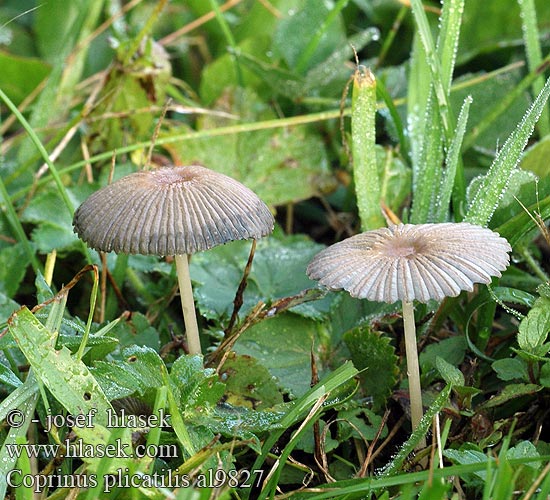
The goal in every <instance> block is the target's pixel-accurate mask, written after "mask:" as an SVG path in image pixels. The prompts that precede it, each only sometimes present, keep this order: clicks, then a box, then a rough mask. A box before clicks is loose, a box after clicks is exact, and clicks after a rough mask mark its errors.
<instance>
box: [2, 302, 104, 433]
mask: <svg viewBox="0 0 550 500" xmlns="http://www.w3.org/2000/svg"><path fill="white" fill-rule="evenodd" d="M9 330H10V332H11V334H12V335H13V337H14V338H15V339H16V341H17V344H18V345H19V348H20V349H21V351H22V352H23V354H24V355H25V357H26V358H27V360H28V361H29V363H30V365H31V366H32V368H33V369H34V373H35V374H36V377H37V378H38V379H39V380H41V381H42V382H43V383H44V385H45V386H46V387H47V388H48V389H49V390H50V391H51V393H52V394H53V395H54V396H55V398H56V399H57V400H58V401H59V402H60V403H61V404H62V405H63V406H64V407H65V408H66V409H67V411H69V413H71V414H73V415H79V414H89V413H90V411H91V410H92V408H96V409H97V422H98V423H103V422H104V421H105V419H106V411H107V409H109V408H111V405H110V403H109V401H108V399H107V398H106V396H105V393H104V392H103V391H102V389H101V387H100V386H99V384H98V383H97V381H96V379H95V378H94V377H93V375H92V374H91V373H90V371H89V370H88V367H87V366H86V365H85V364H84V363H83V362H82V361H79V360H77V359H75V358H73V357H72V356H71V353H70V351H69V350H68V349H67V348H65V347H63V348H62V349H60V350H55V349H54V347H53V345H52V342H51V340H52V337H53V334H52V332H49V331H48V330H47V329H46V328H45V327H44V326H43V325H42V323H40V321H38V320H37V319H36V318H35V316H34V315H33V314H32V313H31V312H30V311H29V310H28V309H27V308H26V307H23V308H22V309H21V310H20V311H19V312H18V313H17V314H15V315H14V316H13V317H12V319H11V320H10V323H9Z"/></svg>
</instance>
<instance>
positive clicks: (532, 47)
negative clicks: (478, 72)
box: [518, 0, 550, 137]
mask: <svg viewBox="0 0 550 500" xmlns="http://www.w3.org/2000/svg"><path fill="white" fill-rule="evenodd" d="M518 3H519V7H520V10H521V28H522V31H523V41H524V43H525V52H526V54H527V64H528V66H529V71H530V72H537V73H538V71H537V68H538V67H539V66H540V65H541V64H542V50H541V47H540V40H541V38H542V36H541V34H540V33H539V29H538V26H537V11H536V8H535V2H534V0H518ZM543 87H544V77H543V76H542V75H539V76H538V77H537V79H536V80H535V81H534V82H533V93H534V95H538V94H539V93H540V92H541V90H542V88H543ZM537 128H538V131H539V133H540V135H541V137H544V136H545V135H548V134H550V110H549V108H548V106H545V107H544V109H543V111H542V113H541V115H540V119H539V122H538V124H537Z"/></svg>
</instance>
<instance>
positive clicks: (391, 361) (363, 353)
mask: <svg viewBox="0 0 550 500" xmlns="http://www.w3.org/2000/svg"><path fill="white" fill-rule="evenodd" d="M344 342H345V343H346V345H347V347H348V349H349V351H350V355H351V360H352V361H353V364H354V366H355V368H357V369H358V370H359V371H360V372H361V373H360V375H359V380H360V381H361V387H362V389H363V391H364V393H365V395H366V396H369V397H372V398H373V408H374V410H377V409H379V408H381V407H383V406H384V404H385V402H386V400H387V398H388V397H389V396H390V394H391V390H392V388H393V387H394V386H395V384H396V382H397V378H398V375H399V368H398V361H399V360H398V357H397V356H396V354H395V349H394V347H393V346H392V345H391V343H390V342H391V340H390V339H389V338H388V337H384V336H382V335H381V334H380V333H379V332H375V331H372V330H371V329H370V328H369V327H361V328H355V329H353V330H351V331H349V332H347V333H345V334H344Z"/></svg>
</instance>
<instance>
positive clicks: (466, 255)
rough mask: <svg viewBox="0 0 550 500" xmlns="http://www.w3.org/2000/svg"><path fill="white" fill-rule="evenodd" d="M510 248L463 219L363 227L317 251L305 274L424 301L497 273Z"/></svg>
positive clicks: (392, 298)
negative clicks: (366, 228) (338, 241)
mask: <svg viewBox="0 0 550 500" xmlns="http://www.w3.org/2000/svg"><path fill="white" fill-rule="evenodd" d="M511 250H512V248H511V247H510V245H509V243H508V242H507V241H506V240H505V239H504V238H501V237H500V236H499V235H498V234H497V233H495V232H493V231H491V230H490V229H486V228H483V227H480V226H475V225H472V224H469V223H465V222H461V223H442V224H417V225H415V224H398V225H395V226H391V227H388V228H381V229H375V230H373V231H367V232H365V233H362V234H358V235H356V236H352V237H351V238H348V239H346V240H344V241H341V242H340V243H336V244H335V245H332V246H330V247H328V248H326V249H325V250H323V251H321V252H320V253H319V254H317V255H316V256H315V257H314V258H313V260H312V261H311V262H310V264H309V266H308V268H307V274H308V276H309V277H310V278H312V279H314V280H318V281H319V282H320V283H321V284H323V285H325V286H326V287H328V288H332V289H342V288H343V289H344V290H347V291H348V292H349V293H350V295H352V296H353V297H358V298H364V299H368V300H372V301H376V302H388V303H393V302H396V301H398V300H405V301H407V302H412V301H413V300H418V301H420V302H428V301H429V300H431V299H434V300H443V298H444V297H454V296H456V295H458V294H459V293H460V291H461V290H470V291H471V290H472V288H473V284H474V283H489V282H490V281H491V277H492V276H500V275H501V271H503V270H504V269H506V267H507V266H508V264H509V262H510V259H509V256H508V252H510V251H511Z"/></svg>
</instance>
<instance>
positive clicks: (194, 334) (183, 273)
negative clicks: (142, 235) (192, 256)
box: [175, 255, 202, 354]
mask: <svg viewBox="0 0 550 500" xmlns="http://www.w3.org/2000/svg"><path fill="white" fill-rule="evenodd" d="M187 259H188V257H187V255H176V256H175V260H176V273H177V275H178V284H179V287H180V298H181V308H182V310H183V321H184V322H185V334H186V335H187V347H188V348H189V354H202V352H201V341H200V338H199V327H198V325H197V315H196V313H195V302H194V300H193V288H192V287H191V276H190V275H189V262H188V260H187Z"/></svg>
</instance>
